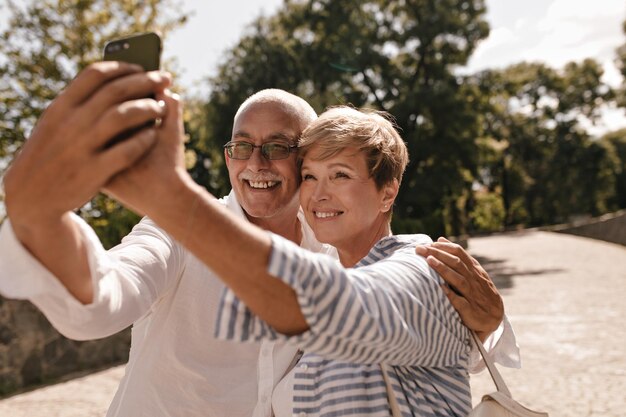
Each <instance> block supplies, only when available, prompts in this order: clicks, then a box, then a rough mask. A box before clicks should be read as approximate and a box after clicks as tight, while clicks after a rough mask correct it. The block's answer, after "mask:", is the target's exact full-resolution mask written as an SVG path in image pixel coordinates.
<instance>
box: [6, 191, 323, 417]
mask: <svg viewBox="0 0 626 417" xmlns="http://www.w3.org/2000/svg"><path fill="white" fill-rule="evenodd" d="M222 202H223V203H224V204H226V206H227V207H229V208H230V209H231V210H232V211H233V212H235V213H237V214H238V215H239V216H241V217H242V218H243V217H244V214H243V211H242V209H241V207H240V206H239V204H238V203H237V201H236V199H235V196H234V193H232V192H231V194H230V195H229V196H228V197H226V198H224V199H222ZM299 218H300V223H301V224H302V233H303V240H302V246H303V247H305V248H309V249H312V250H315V251H319V250H321V249H322V246H321V245H320V244H319V243H318V242H317V241H316V240H315V238H314V235H313V233H312V231H311V229H310V228H309V227H308V226H307V225H306V222H305V221H304V218H303V216H302V214H301V213H300V215H299ZM74 221H76V223H77V224H78V225H80V229H81V231H82V235H83V239H84V240H85V242H86V244H87V246H88V251H87V252H88V254H89V265H90V269H91V272H92V280H93V283H94V289H95V294H94V301H93V303H92V304H89V305H83V304H81V303H80V302H78V301H77V300H76V299H75V298H74V297H72V296H71V295H70V294H69V292H68V291H67V290H66V289H65V287H64V286H63V285H62V284H61V283H60V282H59V281H58V280H57V279H56V278H55V277H54V276H53V275H52V274H51V273H50V272H49V271H48V270H46V268H45V267H44V266H43V265H41V264H40V263H39V262H38V261H37V260H36V259H35V258H33V257H32V255H30V253H29V252H28V251H27V250H26V249H25V248H24V247H23V246H22V245H21V243H20V242H19V241H18V240H17V239H16V237H15V235H14V234H13V230H12V228H11V225H10V222H9V221H5V222H4V224H3V225H2V229H1V230H0V271H2V274H1V277H0V293H1V294H2V295H4V296H5V297H9V298H19V299H29V300H30V301H32V302H33V303H34V304H35V305H36V306H37V307H38V308H39V309H40V310H41V311H42V312H43V313H44V314H45V315H46V317H47V318H48V319H49V320H50V322H51V323H52V324H53V325H54V326H55V327H56V328H57V329H58V330H59V331H60V332H61V333H62V334H64V335H65V336H67V337H70V338H72V339H77V340H85V339H94V338H101V337H105V336H108V335H111V334H113V333H116V332H118V331H120V330H122V329H124V328H126V327H127V326H129V325H131V324H133V323H134V325H133V329H132V344H131V350H130V357H129V361H128V364H127V365H126V372H125V375H124V378H123V379H122V381H121V383H120V386H119V388H118V390H117V393H116V394H115V397H114V399H113V402H112V404H111V407H110V409H109V412H108V414H107V416H108V417H113V416H123V417H126V416H151V417H153V416H185V417H187V416H233V417H235V416H241V417H244V416H245V417H250V416H254V417H261V416H264V417H266V416H270V415H271V395H272V391H273V388H274V386H275V385H276V383H277V382H278V381H279V380H280V378H281V377H282V376H283V375H284V373H285V370H286V369H287V367H288V365H289V363H290V362H291V360H292V358H293V356H294V354H295V352H296V349H295V348H294V347H291V346H287V345H285V344H284V343H274V342H259V343H252V344H243V343H242V344H240V343H232V342H225V341H220V340H217V339H215V338H214V336H213V333H214V331H213V328H214V324H215V321H216V316H217V308H218V305H219V300H220V295H221V293H222V291H223V288H224V286H223V284H222V283H221V281H220V280H219V279H218V278H217V277H216V276H215V275H214V274H213V273H212V272H211V270H210V269H208V268H207V267H206V266H205V265H204V264H203V263H202V262H200V261H199V260H198V259H196V258H195V257H194V256H193V255H192V254H191V253H190V252H188V251H187V250H185V249H184V248H183V247H182V246H181V245H180V244H178V243H177V242H176V241H175V240H174V239H172V238H171V237H169V236H168V235H167V234H166V233H165V232H164V231H163V230H161V229H160V228H159V227H158V226H156V225H155V224H154V223H153V222H152V221H151V220H150V219H143V220H142V221H141V222H140V223H139V224H138V225H137V226H136V227H135V228H134V229H133V231H132V232H131V233H130V234H129V235H128V236H126V237H125V238H124V239H123V241H122V243H121V244H120V245H118V246H117V247H115V248H113V249H111V250H110V251H105V250H104V248H103V247H102V245H101V244H100V242H99V240H98V238H97V236H96V235H95V233H94V232H93V230H92V229H91V228H90V227H89V226H88V225H87V224H86V223H85V222H84V221H82V220H81V219H79V218H78V217H77V216H74ZM207 239H210V236H207Z"/></svg>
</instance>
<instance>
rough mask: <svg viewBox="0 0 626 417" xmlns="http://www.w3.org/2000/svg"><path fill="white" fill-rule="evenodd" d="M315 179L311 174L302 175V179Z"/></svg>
mask: <svg viewBox="0 0 626 417" xmlns="http://www.w3.org/2000/svg"><path fill="white" fill-rule="evenodd" d="M313 179H315V177H314V176H313V175H311V174H303V175H302V181H307V180H313Z"/></svg>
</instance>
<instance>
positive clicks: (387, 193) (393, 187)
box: [381, 178, 400, 213]
mask: <svg viewBox="0 0 626 417" xmlns="http://www.w3.org/2000/svg"><path fill="white" fill-rule="evenodd" d="M399 189H400V184H399V183H398V180H397V179H396V178H394V179H393V181H391V182H388V183H387V184H385V185H383V190H382V191H383V194H382V201H381V203H382V211H383V212H384V213H386V212H388V211H390V210H391V208H392V207H393V202H394V201H395V199H396V196H397V195H398V191H399Z"/></svg>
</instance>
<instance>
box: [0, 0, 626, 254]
mask: <svg viewBox="0 0 626 417" xmlns="http://www.w3.org/2000/svg"><path fill="white" fill-rule="evenodd" d="M3 3H4V5H3V8H2V9H1V11H2V13H3V14H5V13H6V14H8V19H7V22H8V23H7V24H6V27H5V28H4V29H3V30H2V32H1V33H0V172H1V171H3V170H5V169H6V167H7V165H8V163H9V161H10V158H11V157H12V155H14V154H15V152H18V150H19V147H20V146H21V144H22V143H23V142H24V140H25V138H27V137H28V134H29V132H30V130H31V129H32V127H33V124H34V123H35V121H36V120H37V118H38V117H39V115H41V113H42V112H43V111H44V109H45V108H46V106H47V104H48V103H49V102H50V100H51V99H52V98H53V97H54V96H55V95H56V94H58V93H59V91H61V89H62V88H63V87H64V86H65V85H66V84H67V83H68V81H69V80H71V79H72V77H73V76H74V75H75V74H76V72H77V71H79V70H80V69H82V68H84V67H85V66H86V65H88V64H89V63H91V62H93V61H96V60H98V59H99V58H100V56H101V51H102V47H103V45H104V43H105V42H106V41H107V40H109V39H111V38H115V37H119V36H121V35H125V34H129V33H133V32H142V31H147V30H153V31H159V32H160V33H161V34H162V35H163V37H164V38H167V37H168V36H169V34H170V33H171V32H172V31H173V30H175V29H176V28H180V27H181V26H184V25H185V24H186V22H187V20H188V17H189V14H188V13H187V12H185V11H184V10H183V7H182V6H181V4H179V3H176V2H174V1H173V0H143V1H138V0H46V1H34V0H22V1H20V2H19V4H18V3H17V2H15V1H14V0H3ZM590 7H591V6H590ZM486 11H487V10H486V4H485V1H484V0H397V1H389V0H384V1H383V0H377V1H368V0H363V1H359V0H291V1H289V0H286V1H284V3H283V4H282V5H281V6H280V7H279V8H278V9H277V10H276V11H275V12H273V13H272V14H270V15H265V16H260V17H258V18H257V19H256V20H254V21H253V22H252V23H251V24H250V26H249V27H248V29H247V30H246V31H245V32H244V33H243V34H242V35H241V37H240V38H239V40H238V42H236V43H235V44H234V45H233V46H232V47H230V48H229V49H227V50H226V52H225V53H224V54H223V56H222V59H221V61H220V62H221V63H220V64H219V67H218V69H217V71H216V72H215V74H214V75H212V76H211V77H210V78H208V84H209V88H208V93H206V94H205V95H204V96H194V97H193V98H192V99H189V100H187V101H186V111H185V121H186V131H187V134H188V141H187V144H186V146H187V163H188V168H189V170H190V172H191V174H192V175H193V177H194V178H195V179H196V181H198V182H199V183H200V184H202V185H204V186H205V187H206V188H207V189H208V190H209V191H211V192H212V193H213V194H215V195H216V196H222V195H224V194H226V193H227V192H228V190H229V184H228V178H227V176H226V174H225V166H224V161H223V153H222V148H221V146H222V145H223V144H224V143H225V142H226V140H227V138H229V137H230V133H231V127H232V120H233V115H234V113H235V111H236V109H237V107H238V105H239V104H240V103H241V102H242V101H243V100H244V99H245V98H246V97H248V96H249V95H250V94H252V93H254V92H255V91H258V90H260V89H262V88H268V87H276V88H282V89H285V90H288V91H291V92H293V93H295V94H298V95H300V96H302V97H303V98H305V99H306V100H307V101H309V102H310V103H311V104H312V105H313V106H314V108H315V109H316V110H317V111H318V112H321V111H323V110H324V108H325V107H327V106H330V105H336V104H348V103H349V104H352V105H354V106H357V107H370V108H375V109H381V110H386V111H388V112H390V113H391V114H392V115H393V116H394V117H395V120H396V123H397V125H398V127H399V128H400V130H401V133H402V136H403V138H404V140H405V141H406V142H407V144H408V147H409V151H410V155H411V162H410V164H409V166H408V168H407V172H406V174H405V180H404V183H403V186H402V189H401V192H400V195H399V197H398V199H397V204H396V208H395V215H394V226H393V227H394V231H395V232H396V233H403V232H411V233H414V232H421V233H427V234H430V235H431V236H433V237H437V236H439V235H448V236H449V235H462V234H467V233H469V234H476V233H484V232H492V231H499V230H504V229H508V228H517V227H529V226H540V225H547V224H554V223H561V222H567V221H570V220H572V219H575V218H580V217H584V216H597V215H600V214H604V213H607V212H611V211H616V210H619V209H623V208H626V167H625V164H626V129H622V130H618V131H613V132H608V133H606V134H605V135H604V136H602V137H592V136H591V135H590V134H589V133H588V131H587V129H585V126H584V122H585V121H591V122H593V121H594V120H597V119H598V118H599V117H600V114H601V109H602V108H606V106H610V107H613V108H619V107H621V108H625V107H626V82H625V81H622V85H621V86H613V85H609V84H607V83H606V82H605V81H603V77H602V76H603V71H604V70H603V67H602V65H601V64H600V63H599V62H597V61H595V60H593V59H585V60H581V61H579V62H570V63H568V64H567V65H565V66H564V67H562V68H553V67H550V66H549V65H548V64H544V63H537V62H519V63H517V64H514V65H511V66H509V67H506V68H503V69H490V70H483V71H480V72H477V73H472V74H465V75H459V71H457V69H458V68H459V67H462V66H464V65H466V64H467V62H468V60H469V58H470V57H471V56H472V53H474V52H475V50H476V47H477V46H478V44H479V42H480V41H481V40H484V39H486V38H487V36H488V35H489V24H488V22H487V20H486V17H485V16H486ZM622 29H623V31H624V34H625V35H626V21H624V23H623V28H622ZM615 61H616V64H617V67H618V69H619V71H621V74H622V80H624V79H626V36H625V37H624V43H623V45H622V46H621V47H620V48H618V49H617V50H616V51H615ZM165 67H166V68H169V69H171V70H174V71H175V70H176V68H175V65H174V64H173V63H171V62H165ZM25 186H27V185H25ZM146 186H147V187H149V186H150V185H149V184H146ZM173 198H174V197H173ZM79 212H80V214H81V215H82V216H83V217H84V218H85V219H87V220H88V221H89V222H90V224H92V226H93V227H94V228H95V230H96V232H97V233H98V234H99V236H100V237H101V239H102V240H103V242H104V244H105V246H107V247H110V246H112V245H114V244H116V243H117V242H119V240H120V238H121V237H122V236H124V235H125V234H126V233H127V232H128V231H129V230H130V228H131V227H132V226H133V225H134V224H135V223H136V221H137V220H138V218H137V216H136V215H135V214H133V213H131V212H129V211H127V210H125V209H123V208H122V207H120V206H119V205H118V204H117V203H115V202H114V201H111V200H109V199H107V198H105V197H104V196H102V195H99V196H97V197H96V198H94V199H93V200H92V201H91V202H90V203H89V204H87V205H86V206H85V207H82V208H80V209H79Z"/></svg>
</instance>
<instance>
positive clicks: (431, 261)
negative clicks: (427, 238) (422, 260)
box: [426, 256, 440, 266]
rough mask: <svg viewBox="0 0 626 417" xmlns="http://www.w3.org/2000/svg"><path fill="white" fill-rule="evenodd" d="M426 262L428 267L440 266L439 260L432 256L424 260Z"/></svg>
mask: <svg viewBox="0 0 626 417" xmlns="http://www.w3.org/2000/svg"><path fill="white" fill-rule="evenodd" d="M426 262H428V265H430V266H437V265H439V264H440V262H439V260H438V259H437V258H435V257H434V256H429V257H428V258H426Z"/></svg>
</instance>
